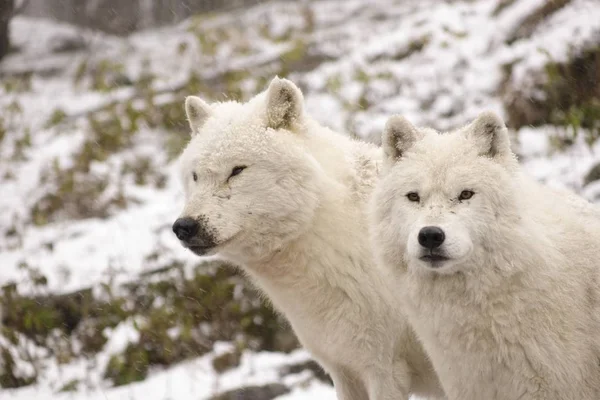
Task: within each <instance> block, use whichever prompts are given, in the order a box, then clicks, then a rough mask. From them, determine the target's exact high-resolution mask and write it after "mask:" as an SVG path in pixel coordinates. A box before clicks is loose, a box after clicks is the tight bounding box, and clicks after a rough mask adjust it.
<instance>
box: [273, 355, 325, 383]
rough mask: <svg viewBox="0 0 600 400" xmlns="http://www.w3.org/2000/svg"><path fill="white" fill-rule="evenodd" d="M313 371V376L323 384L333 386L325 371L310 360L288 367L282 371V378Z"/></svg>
mask: <svg viewBox="0 0 600 400" xmlns="http://www.w3.org/2000/svg"><path fill="white" fill-rule="evenodd" d="M306 370H308V371H311V372H312V373H313V376H314V377H315V378H317V379H318V380H320V381H321V382H325V383H328V384H330V385H332V386H333V381H332V380H331V378H330V377H329V375H328V374H327V373H326V372H325V370H324V369H323V368H322V367H321V366H320V365H319V364H318V363H317V362H316V361H314V360H308V361H304V362H301V363H297V364H291V365H286V366H285V367H283V368H282V369H281V371H280V373H281V375H282V376H285V375H292V374H299V373H300V372H302V371H306Z"/></svg>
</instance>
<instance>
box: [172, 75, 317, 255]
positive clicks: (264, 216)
mask: <svg viewBox="0 0 600 400" xmlns="http://www.w3.org/2000/svg"><path fill="white" fill-rule="evenodd" d="M185 110H186V114H187V117H188V119H189V123H190V128H191V131H192V134H191V135H192V137H191V140H190V142H189V144H188V146H187V147H186V148H185V150H184V151H183V153H182V154H181V156H180V159H179V162H180V173H181V180H182V182H183V187H184V193H185V207H184V209H183V212H182V213H181V215H180V217H179V218H178V219H177V220H176V221H175V223H174V224H173V231H174V233H175V234H176V235H177V237H178V238H179V240H180V241H181V243H182V244H183V246H185V247H187V248H189V249H190V250H192V251H193V252H194V253H196V254H198V255H208V254H215V253H220V254H223V255H225V256H231V257H232V258H234V259H240V258H242V259H246V258H248V257H259V256H260V255H264V254H267V253H269V252H270V251H273V250H275V249H276V248H277V247H278V246H280V245H281V244H282V243H285V242H286V241H288V240H291V239H293V238H294V237H297V236H298V235H300V234H301V233H302V232H303V231H304V230H306V229H307V227H308V226H309V225H310V222H311V220H312V217H313V214H314V211H315V209H316V207H317V205H318V199H319V197H318V193H319V168H320V167H319V165H318V164H317V162H316V161H315V160H314V158H312V157H311V156H310V154H308V153H307V152H306V151H305V150H304V148H303V144H302V143H303V142H302V139H303V138H302V136H303V134H304V124H305V118H306V117H305V116H304V111H303V97H302V93H301V92H300V90H299V89H298V88H297V87H296V86H295V85H294V84H293V83H292V82H290V81H288V80H285V79H279V78H275V79H273V81H272V82H271V83H270V85H269V87H268V89H267V90H266V91H265V92H263V93H261V94H259V95H257V96H256V97H254V98H253V99H251V100H250V101H249V102H247V103H243V104H242V103H237V102H225V103H214V104H211V105H209V104H207V103H206V102H204V101H203V100H201V99H200V98H198V97H193V96H190V97H188V98H187V99H186V101H185Z"/></svg>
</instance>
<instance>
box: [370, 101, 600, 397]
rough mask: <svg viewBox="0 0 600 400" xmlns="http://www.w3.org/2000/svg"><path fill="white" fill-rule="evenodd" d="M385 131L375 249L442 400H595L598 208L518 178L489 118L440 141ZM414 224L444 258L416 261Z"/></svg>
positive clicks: (599, 350) (598, 378) (598, 388)
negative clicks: (440, 236) (435, 239)
mask: <svg viewBox="0 0 600 400" xmlns="http://www.w3.org/2000/svg"><path fill="white" fill-rule="evenodd" d="M392 125H394V126H393V127H388V128H386V132H385V133H384V136H385V138H384V139H385V141H386V142H387V143H391V145H392V146H393V147H395V148H398V149H403V151H402V154H401V155H400V156H399V157H396V159H394V160H390V163H389V165H390V170H389V171H388V172H387V174H385V176H384V177H382V179H381V180H380V182H379V183H378V185H377V188H376V190H375V192H374V195H373V197H372V201H371V206H370V210H371V213H370V214H371V215H370V217H371V221H370V230H371V234H372V243H373V246H374V249H375V252H376V254H377V259H378V261H379V263H380V264H381V266H382V267H383V269H384V271H385V272H386V273H392V274H394V275H395V281H396V287H397V290H396V293H397V295H398V302H399V303H400V304H402V306H403V309H404V310H405V312H406V313H407V315H408V319H409V322H410V324H411V325H412V327H413V328H414V330H415V332H416V333H417V336H418V338H419V339H420V340H421V341H422V343H423V345H424V347H425V349H426V351H427V353H428V354H429V356H430V357H431V360H432V362H433V364H434V367H435V369H436V371H437V373H438V376H439V377H440V380H441V382H442V386H443V388H444V391H445V392H446V393H447V395H448V397H449V399H450V400H483V399H485V400H516V399H521V400H527V399H538V400H541V399H544V400H571V399H572V400H592V399H600V287H599V286H598V284H599V282H600V280H599V266H600V264H599V263H598V258H599V256H600V247H599V244H600V219H598V216H599V215H600V213H599V212H598V209H597V207H595V206H593V205H591V204H589V203H587V202H585V201H584V200H582V199H578V198H576V196H574V195H573V194H567V193H565V192H562V191H556V190H551V189H549V188H546V187H543V186H541V185H539V184H538V183H536V182H535V181H533V180H531V179H529V178H527V177H525V176H523V174H522V173H521V172H520V170H519V166H518V163H517V161H516V158H515V157H514V155H513V154H512V152H511V151H510V144H509V139H508V134H507V131H506V128H505V126H504V123H503V122H502V120H501V119H500V118H499V117H497V116H496V115H494V114H492V113H484V114H482V115H481V116H480V117H479V118H477V119H476V120H475V121H474V122H473V123H472V124H470V125H468V126H466V127H464V128H462V129H460V130H458V131H456V132H452V133H448V134H438V133H436V132H434V131H431V130H423V129H416V128H414V131H415V132H418V135H417V136H415V135H416V134H415V133H414V132H413V133H411V132H412V131H410V130H407V129H406V128H405V127H403V125H401V124H398V125H397V124H394V123H393V124H392ZM395 128H397V129H395ZM398 131H400V132H398ZM407 132H408V133H407ZM407 138H408V139H407ZM396 142H399V143H396ZM464 190H470V191H473V192H474V193H475V194H474V195H473V196H472V197H471V198H470V199H469V200H462V201H461V200H459V196H460V193H461V192H462V191H464ZM408 192H416V193H418V194H419V196H420V201H419V202H415V201H409V199H408V198H407V196H406V194H407V193H408ZM413 199H414V196H413ZM423 226H438V227H441V228H442V229H443V230H444V232H445V235H446V239H445V241H444V243H443V244H442V245H441V246H440V247H439V248H437V249H436V250H435V251H436V252H438V253H439V254H443V255H445V256H446V257H448V258H449V259H448V260H447V261H435V262H431V261H423V260H422V259H421V257H422V256H423V255H425V254H428V251H427V250H425V248H424V247H423V246H421V245H420V244H419V243H418V239H417V236H418V233H419V231H420V229H421V228H422V227H423Z"/></svg>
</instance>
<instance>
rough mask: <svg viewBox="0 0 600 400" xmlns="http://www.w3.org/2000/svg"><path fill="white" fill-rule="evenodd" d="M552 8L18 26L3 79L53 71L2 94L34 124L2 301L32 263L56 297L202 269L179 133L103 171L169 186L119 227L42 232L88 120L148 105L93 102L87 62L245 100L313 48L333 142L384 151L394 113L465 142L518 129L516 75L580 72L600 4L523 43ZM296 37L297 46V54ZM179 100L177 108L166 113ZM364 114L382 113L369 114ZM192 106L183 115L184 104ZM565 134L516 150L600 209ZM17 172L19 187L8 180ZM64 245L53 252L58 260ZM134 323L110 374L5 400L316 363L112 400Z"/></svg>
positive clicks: (126, 329) (144, 137)
mask: <svg viewBox="0 0 600 400" xmlns="http://www.w3.org/2000/svg"><path fill="white" fill-rule="evenodd" d="M543 3H544V1H542V0H516V1H515V2H513V3H512V4H511V5H510V6H508V7H507V8H506V9H504V10H503V11H502V12H501V13H500V14H499V15H497V16H493V13H494V10H495V8H496V5H497V2H496V1H489V0H478V1H454V2H448V3H446V2H439V1H437V0H422V1H421V0H419V1H417V0H406V1H405V0H401V1H400V0H397V1H392V0H389V1H380V2H369V1H366V0H351V1H342V0H326V1H319V2H314V3H307V2H297V3H290V2H286V3H269V4H262V5H258V6H256V7H253V8H251V9H249V10H246V11H243V12H235V13H230V14H218V15H215V16H212V17H210V18H208V17H199V18H192V19H190V20H188V21H185V22H184V23H182V24H180V25H177V26H174V27H167V28H161V29H156V30H152V31H144V32H138V33H136V34H134V35H132V36H131V37H130V38H127V39H123V38H118V37H114V36H110V35H106V34H100V33H97V32H92V31H89V30H82V29H78V28H74V27H71V26H67V25H64V24H59V23H56V22H50V21H45V20H34V19H29V18H23V17H17V18H15V19H14V21H13V23H12V36H13V43H14V44H15V45H16V46H18V47H19V49H20V51H19V52H18V53H16V54H13V55H10V56H8V57H7V58H6V59H5V60H3V61H2V65H1V66H0V71H1V72H3V73H7V74H8V73H11V74H14V73H16V72H18V71H26V70H31V69H32V68H33V69H34V70H35V71H37V72H36V73H35V74H34V75H33V76H32V77H31V80H30V85H31V89H30V90H24V91H22V92H15V91H8V90H6V88H4V86H2V85H0V108H2V109H3V110H4V109H6V108H7V107H9V106H10V105H11V104H13V103H15V102H17V103H18V105H19V107H20V109H21V110H20V111H14V112H13V113H7V112H3V114H2V116H3V118H4V120H5V124H6V126H7V132H8V133H7V135H6V137H5V138H4V141H3V142H2V143H1V146H0V190H1V192H2V196H0V265H2V268H0V286H2V285H4V284H7V283H10V282H17V283H19V285H20V286H19V289H20V291H21V292H23V293H27V292H29V291H33V290H34V288H33V287H31V286H29V285H28V284H27V283H26V282H27V276H26V274H27V273H26V271H24V270H23V269H22V268H20V265H21V264H22V263H27V264H28V265H33V266H36V267H37V268H39V270H40V272H41V273H43V274H44V275H46V276H47V278H48V287H47V291H50V292H54V293H68V292H72V291H74V290H77V289H81V288H87V287H91V286H92V287H93V286H94V285H97V284H99V283H101V282H105V281H106V280H107V279H108V276H110V277H111V279H113V280H114V282H115V284H118V283H120V282H126V281H131V280H135V279H136V278H137V277H138V276H139V275H140V274H142V273H144V272H146V271H148V270H149V269H151V268H153V267H154V266H155V264H153V263H152V262H149V261H148V257H149V256H150V255H151V254H154V253H157V252H158V253H159V254H160V255H159V257H160V262H162V263H167V262H169V261H179V262H181V263H183V264H184V265H185V266H188V267H190V266H192V265H196V264H197V263H198V260H197V258H196V257H195V256H193V255H192V254H191V253H189V252H186V251H184V249H183V248H181V246H180V245H179V243H178V242H177V240H176V238H175V237H174V235H172V233H171V231H170V226H171V223H172V222H173V221H174V219H175V218H176V217H177V215H178V213H179V211H180V209H181V206H182V196H181V188H180V185H179V182H178V177H177V173H176V163H175V162H173V161H169V160H168V159H167V157H166V155H165V150H164V143H163V141H162V139H163V137H164V136H165V135H166V134H167V132H165V131H164V130H162V129H161V128H150V127H143V128H142V129H141V131H140V133H139V134H138V136H137V137H136V142H135V144H134V145H133V146H132V147H131V148H128V149H126V150H123V151H121V152H119V153H117V154H114V155H111V156H110V157H109V158H108V159H107V160H106V161H105V162H102V163H95V164H93V165H92V169H93V171H94V174H97V175H99V176H103V175H105V174H106V175H107V176H111V177H112V176H117V175H118V171H119V170H120V169H121V167H122V165H123V164H124V163H125V162H126V161H127V160H130V159H132V158H134V157H135V156H138V155H147V156H150V157H151V159H152V162H153V163H154V164H155V165H156V166H157V167H158V168H159V169H160V171H161V172H163V173H165V175H166V184H165V185H164V187H162V188H155V187H152V186H148V185H146V186H144V185H135V184H133V183H132V179H131V178H130V177H126V178H124V179H125V180H124V182H126V183H127V185H126V187H125V189H124V190H125V195H127V196H130V197H134V198H135V199H136V202H133V203H130V204H129V205H128V207H127V208H125V209H122V210H116V211H114V212H112V213H111V214H110V215H109V217H108V218H105V219H101V218H86V219H83V220H74V219H59V220H58V221H56V222H52V223H50V224H48V225H45V226H35V225H34V224H32V223H31V221H30V218H29V216H30V211H31V207H32V205H33V204H34V203H35V202H36V201H37V200H38V199H39V198H41V197H42V196H43V195H44V194H46V193H47V192H48V191H51V190H54V188H52V187H49V186H48V185H45V184H42V182H41V176H42V175H43V172H47V171H48V170H50V169H51V166H52V164H53V162H54V160H55V159H56V160H57V162H58V164H59V165H60V166H61V167H63V168H64V167H67V166H69V165H70V164H72V163H73V159H72V158H73V154H74V153H75V152H76V151H77V149H78V148H79V146H81V143H83V142H84V140H85V139H86V137H87V136H86V135H88V134H89V123H88V121H87V119H86V118H85V117H84V115H85V113H86V112H88V111H89V110H94V109H98V108H100V107H102V106H103V105H107V104H110V103H111V102H113V101H115V100H120V101H122V100H124V99H128V98H130V96H132V94H133V93H134V91H135V90H134V88H132V87H123V88H117V89H115V90H111V91H108V92H101V91H93V90H91V89H90V82H89V77H85V78H84V79H83V80H82V81H81V82H79V83H78V84H76V83H75V78H74V77H75V75H76V73H77V70H78V68H79V67H80V66H81V65H82V63H83V62H84V61H85V62H87V63H88V64H89V65H92V66H94V65H95V66H97V65H99V64H101V62H102V60H113V61H117V62H119V63H122V64H123V68H124V71H125V74H126V75H127V76H128V77H130V78H131V79H133V80H135V79H137V78H138V77H140V76H141V75H143V74H151V75H153V76H155V77H156V79H155V80H154V82H153V84H152V88H153V89H154V90H156V91H163V90H166V89H168V88H176V87H180V86H181V85H182V84H183V83H185V82H186V81H187V80H188V78H189V77H190V76H191V75H192V74H195V75H197V76H199V77H200V78H201V79H203V80H204V81H210V80H211V79H215V77H219V74H221V73H222V72H224V71H231V70H240V71H247V72H249V77H248V78H244V79H242V80H241V81H240V82H237V87H242V88H246V89H247V91H255V89H254V88H256V87H257V85H258V83H257V82H258V81H255V79H257V78H258V77H260V76H263V77H264V76H266V77H268V78H270V77H271V76H272V74H274V73H276V72H277V68H278V66H279V64H280V63H281V62H282V61H281V60H280V59H279V58H280V55H282V54H283V53H285V52H286V51H288V50H290V49H294V46H295V45H296V42H295V40H300V41H301V42H302V43H304V44H305V45H306V46H307V47H308V49H309V51H308V53H307V54H308V55H310V56H315V57H322V59H323V62H322V63H320V64H318V65H316V66H315V67H311V68H307V69H302V65H300V67H299V69H298V70H296V71H291V74H290V78H291V79H292V80H294V81H295V82H297V83H298V84H299V85H300V86H301V87H302V89H303V91H304V94H305V98H306V105H307V110H308V112H309V113H310V114H311V115H313V116H314V117H315V118H316V119H318V120H319V121H320V122H322V123H323V124H325V125H327V126H330V127H332V128H333V129H336V130H339V131H351V132H352V133H355V134H356V135H358V136H359V137H362V138H364V139H366V140H371V141H374V142H379V135H380V132H381V129H382V127H383V125H384V124H385V121H386V120H387V118H388V117H389V116H390V115H391V114H403V115H405V116H407V117H408V118H409V119H410V120H412V121H413V122H414V123H416V124H421V125H429V126H433V127H435V128H438V129H442V130H444V129H452V128H454V127H457V126H459V125H461V124H463V123H465V122H467V121H468V120H470V119H472V118H473V117H474V116H475V115H476V114H477V113H478V112H480V111H482V110H484V109H491V110H495V111H497V112H499V113H501V114H502V115H505V111H504V109H503V106H502V101H501V98H500V95H499V86H500V85H501V83H502V82H503V79H504V78H505V76H504V72H503V71H504V66H505V65H509V64H510V65H512V72H513V73H512V75H511V77H510V81H509V82H506V84H510V85H511V86H512V87H515V88H521V89H522V90H527V89H528V88H531V87H532V86H531V85H533V83H534V82H533V77H534V76H535V71H538V70H540V69H541V68H543V66H544V64H545V63H547V62H548V61H549V60H554V61H564V60H566V59H567V58H568V57H569V55H570V54H572V52H573V49H579V48H581V47H582V46H584V45H585V44H586V43H589V42H590V41H592V40H597V37H598V35H599V34H600V7H598V3H597V0H572V1H571V2H570V3H569V4H568V5H566V6H565V7H563V8H562V9H560V10H558V11H556V12H555V13H554V14H553V15H552V16H550V17H549V18H548V19H547V20H546V21H544V22H543V23H542V24H540V25H539V26H538V27H537V28H536V29H535V31H534V32H533V34H532V35H531V36H530V37H527V38H524V39H521V40H518V41H516V42H514V43H512V44H508V43H507V42H506V39H507V37H508V35H510V34H511V32H513V30H514V29H515V27H518V26H519V24H520V23H521V22H522V21H523V20H524V19H525V18H526V17H527V16H528V15H529V14H530V13H531V12H532V11H533V10H535V9H537V8H538V7H539V6H540V5H541V4H543ZM305 7H309V8H310V10H311V11H310V12H308V11H307V9H306V8H305ZM201 35H207V37H212V36H211V35H213V36H214V35H217V36H216V37H217V39H215V40H216V42H215V45H216V47H217V48H216V51H214V52H211V49H210V46H206V45H202V44H201V43H200V42H199V40H198V37H199V36H201ZM218 35H221V36H218ZM287 35H289V36H290V37H291V38H292V39H290V40H287V39H285V37H286V36H287ZM60 38H62V39H65V38H67V39H69V40H72V41H76V42H77V41H79V42H81V43H84V44H85V45H86V46H87V50H85V49H84V50H78V51H74V52H59V53H56V52H53V51H52V49H55V48H56V43H57V40H58V39H60ZM62 39H61V40H62ZM182 49H184V50H182ZM300 64H301V63H300ZM53 71H54V72H53ZM220 88H221V92H220V93H216V97H217V99H219V100H223V99H225V98H226V97H227V96H228V95H229V93H227V84H226V83H223V82H221V87H220ZM258 88H259V89H262V87H258ZM246 94H247V95H249V94H250V93H246ZM199 95H205V94H204V93H199ZM210 95H214V94H210ZM210 95H209V94H208V93H206V96H205V97H210ZM172 98H173V95H172V94H169V93H166V94H164V95H161V96H160V98H159V97H157V99H156V100H157V102H159V101H160V102H163V101H164V102H166V101H170V100H172ZM139 102H142V103H143V101H142V100H140V101H139ZM139 102H138V103H139ZM359 102H366V103H368V105H369V107H367V108H361V107H358V106H357V105H358V104H359ZM136 104H137V103H136ZM181 104H182V107H183V99H181ZM59 109H60V110H63V111H64V112H65V113H66V114H67V116H68V120H67V121H66V122H64V123H60V124H58V125H56V126H54V127H48V126H47V122H48V120H49V119H50V117H51V116H52V114H53V113H54V111H55V110H59ZM558 129H559V128H557V127H554V126H542V127H537V128H532V127H523V128H521V129H519V130H518V131H517V132H514V133H515V137H516V138H517V140H516V142H515V150H516V151H517V152H518V154H519V155H520V157H521V160H522V163H523V166H524V167H525V169H526V170H527V171H528V172H529V173H530V174H532V175H533V176H534V177H535V178H536V179H539V180H540V181H543V182H546V183H548V184H550V185H556V186H565V187H569V188H571V189H573V190H575V191H577V192H578V193H580V194H582V195H583V196H585V197H587V198H588V199H590V200H593V201H597V200H598V199H600V184H592V185H589V186H587V187H584V186H583V177H584V176H585V175H586V173H587V172H588V171H589V170H590V168H591V167H592V166H593V165H595V164H597V163H598V162H600V156H599V155H598V151H599V150H600V147H599V146H600V145H599V144H598V143H596V144H595V145H593V146H592V147H589V146H588V145H587V144H586V143H585V141H584V140H583V137H582V136H583V135H579V137H578V139H577V140H576V142H575V144H573V145H572V146H570V147H568V148H566V149H563V150H561V151H557V150H555V149H554V148H553V147H552V145H551V144H550V140H549V136H551V135H555V134H557V133H560V132H557V130H558ZM27 131H28V132H29V133H30V136H31V143H32V144H31V147H29V148H26V149H25V150H24V155H25V159H24V160H19V159H14V158H13V153H14V150H15V148H16V147H17V141H18V140H20V139H23V138H24V137H25V136H26V132H27ZM8 173H10V174H12V176H13V178H11V179H5V178H3V177H4V176H6V174H8ZM111 184H112V185H113V186H111V187H110V188H109V189H107V191H109V190H116V189H117V186H116V184H115V182H113V179H111ZM96 200H97V201H102V198H98V199H96ZM11 229H14V230H16V231H17V233H18V237H17V238H15V237H14V236H10V237H9V236H8V235H5V234H4V233H5V232H7V231H9V230H11ZM48 243H52V244H53V246H52V248H51V249H50V248H49V247H48V246H47V244H48ZM131 324H132V322H131V321H126V322H123V323H121V324H120V325H118V326H117V328H115V329H114V330H113V331H111V332H110V341H109V343H108V344H107V345H106V346H105V348H104V350H103V352H102V353H101V354H100V355H99V356H98V357H97V358H96V360H95V361H94V362H95V363H97V364H98V365H97V367H96V368H95V369H94V368H92V367H90V363H88V362H85V361H83V360H76V361H74V362H73V363H72V364H69V365H66V366H64V365H62V366H58V364H57V363H49V364H48V365H47V370H45V371H44V372H43V374H42V376H43V378H42V379H41V380H40V382H38V383H37V384H36V385H33V386H30V387H26V388H22V389H18V390H2V392H1V395H0V397H2V399H7V400H21V399H22V400H25V399H31V398H33V397H36V398H38V399H40V400H44V399H58V400H61V399H73V400H79V399H83V398H86V399H101V400H107V399H110V400H113V399H121V398H123V399H125V398H126V399H148V400H153V399H157V400H165V399H182V398H191V397H193V398H198V399H201V398H206V397H208V396H210V395H212V394H215V393H217V392H218V391H221V390H227V389H232V388H235V387H238V386H240V385H248V384H262V383H273V382H279V381H280V380H281V379H280V377H279V375H278V374H279V372H278V371H279V368H281V367H282V366H283V365H285V364H289V363H291V362H295V361H298V360H304V359H308V357H309V356H308V354H307V353H306V352H304V351H302V350H299V351H297V352H294V353H292V354H290V355H283V354H273V353H250V352H246V353H244V356H243V358H242V363H241V365H240V366H239V367H237V368H235V369H233V370H231V371H229V372H226V373H224V374H222V375H220V376H219V375H217V374H215V373H214V371H213V370H212V367H211V364H210V360H211V359H212V357H214V355H215V354H217V353H218V352H219V351H221V350H222V347H219V346H215V349H214V350H213V352H211V353H209V354H206V355H204V356H202V357H199V358H198V359H194V360H191V361H188V362H184V363H181V364H178V365H177V366H175V367H172V368H169V369H165V370H160V371H158V370H157V371H152V373H151V374H150V376H149V378H148V379H146V380H145V381H143V382H139V383H135V384H131V385H127V386H124V387H119V388H110V387H108V386H107V384H106V382H104V381H103V380H102V377H101V376H100V375H99V371H100V370H101V369H102V368H101V367H102V366H103V365H105V363H106V362H107V360H108V358H109V356H110V354H115V353H117V352H119V350H122V349H123V348H124V346H126V345H127V343H128V342H129V341H131V340H135V329H134V328H133V327H132V325H131ZM0 339H2V337H1V336H0ZM223 346H226V345H225V344H224V345H223ZM35 351H37V350H35ZM28 365H29V364H23V365H22V368H28ZM89 368H92V369H91V370H88V369H89ZM82 375H87V376H88V379H87V380H86V381H87V382H89V385H90V387H89V388H87V389H86V390H84V391H78V392H75V393H60V394H59V393H56V391H57V390H58V389H59V388H60V387H61V386H62V385H64V384H65V383H67V382H69V380H70V379H74V378H75V377H81V376H82ZM283 380H285V382H286V384H289V385H291V387H292V391H291V392H290V393H288V394H286V395H283V396H280V397H279V398H278V399H282V400H301V399H317V398H318V399H324V400H327V399H334V398H335V396H334V392H333V389H332V388H331V387H330V386H328V385H325V384H323V383H320V382H319V381H317V380H315V379H312V378H310V377H307V376H305V375H302V374H298V376H287V377H285V378H283Z"/></svg>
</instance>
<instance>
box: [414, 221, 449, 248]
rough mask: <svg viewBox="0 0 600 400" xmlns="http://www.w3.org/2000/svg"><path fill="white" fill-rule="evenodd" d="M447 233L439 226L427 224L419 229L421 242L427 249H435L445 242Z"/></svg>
mask: <svg viewBox="0 0 600 400" xmlns="http://www.w3.org/2000/svg"><path fill="white" fill-rule="evenodd" d="M444 239H446V235H445V234H444V231H443V230H441V229H440V228H438V227H437V226H426V227H424V228H421V230H420V231H419V244H420V245H421V246H423V247H425V248H426V249H435V248H436V247H440V246H441V245H442V243H444Z"/></svg>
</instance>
